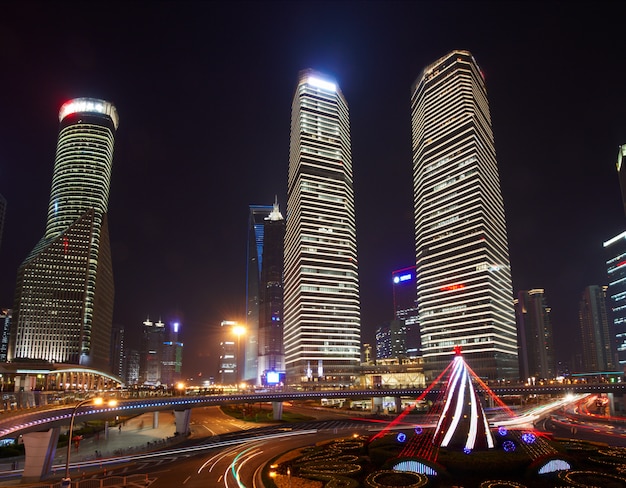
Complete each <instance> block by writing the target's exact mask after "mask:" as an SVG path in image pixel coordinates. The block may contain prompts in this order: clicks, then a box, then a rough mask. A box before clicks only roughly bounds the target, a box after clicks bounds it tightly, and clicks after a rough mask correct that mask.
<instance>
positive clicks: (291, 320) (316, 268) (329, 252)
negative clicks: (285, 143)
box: [284, 70, 361, 386]
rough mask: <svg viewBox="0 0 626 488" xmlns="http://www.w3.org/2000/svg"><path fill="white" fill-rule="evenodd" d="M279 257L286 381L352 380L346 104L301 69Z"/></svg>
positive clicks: (326, 82)
mask: <svg viewBox="0 0 626 488" xmlns="http://www.w3.org/2000/svg"><path fill="white" fill-rule="evenodd" d="M289 154H290V156H289V170H288V178H287V213H286V215H287V217H286V222H285V225H286V230H285V251H284V252H285V254H284V256H285V260H284V306H285V313H284V340H285V366H286V371H287V383H288V384H293V385H301V384H305V383H311V382H316V383H322V384H324V385H327V386H339V385H343V386H345V385H352V384H356V382H357V381H358V373H359V366H360V360H361V318H360V313H361V312H360V298H359V276H358V261H357V239H356V215H355V206H354V186H353V173H352V150H351V143H350V116H349V110H348V104H347V103H346V99H345V97H344V96H343V93H342V92H341V90H340V89H339V86H338V85H337V84H336V83H335V82H334V81H332V80H330V79H329V78H328V77H327V76H325V75H322V74H320V73H317V72H314V71H312V70H305V71H302V72H300V74H299V78H298V84H297V86H296V90H295V94H294V97H293V102H292V105H291V135H290V153H289Z"/></svg>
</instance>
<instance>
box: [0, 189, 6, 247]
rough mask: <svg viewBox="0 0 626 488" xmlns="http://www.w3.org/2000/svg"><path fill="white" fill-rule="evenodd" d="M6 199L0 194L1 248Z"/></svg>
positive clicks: (0, 244) (0, 245)
mask: <svg viewBox="0 0 626 488" xmlns="http://www.w3.org/2000/svg"><path fill="white" fill-rule="evenodd" d="M6 209H7V201H6V200H5V199H4V197H3V196H2V195H0V248H2V232H3V231H4V219H5V215H6Z"/></svg>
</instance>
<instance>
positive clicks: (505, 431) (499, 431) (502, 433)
mask: <svg viewBox="0 0 626 488" xmlns="http://www.w3.org/2000/svg"><path fill="white" fill-rule="evenodd" d="M508 433H509V431H508V430H506V427H502V426H500V427H498V434H500V435H501V436H502V437H504V436H505V435H507V434H508Z"/></svg>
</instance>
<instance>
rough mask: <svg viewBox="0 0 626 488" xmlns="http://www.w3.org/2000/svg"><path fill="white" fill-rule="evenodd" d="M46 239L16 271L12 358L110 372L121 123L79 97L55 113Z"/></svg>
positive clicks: (109, 109) (104, 105)
mask: <svg viewBox="0 0 626 488" xmlns="http://www.w3.org/2000/svg"><path fill="white" fill-rule="evenodd" d="M59 122H60V129H59V138H58V142H57V151H56V158H55V162H54V172H53V176H52V190H51V192H50V204H49V206H48V220H47V224H46V231H45V234H44V237H43V238H42V239H41V240H40V241H39V243H38V244H37V245H36V246H35V248H34V249H33V250H32V251H31V253H30V254H29V255H28V256H27V258H26V259H25V260H24V262H23V263H22V264H21V266H20V268H19V269H18V276H17V285H16V295H15V307H14V311H13V315H14V320H13V323H12V327H11V338H10V343H9V359H10V360H13V361H16V360H20V359H23V358H30V359H40V360H44V361H50V362H55V363H69V364H81V365H86V366H91V367H94V368H99V369H103V370H106V371H108V370H109V351H110V348H109V344H110V340H111V321H112V315H113V270H112V266H111V251H110V243H109V230H108V224H107V206H108V199H109V183H110V180H111V166H112V163H113V145H114V139H115V131H116V130H117V126H118V116H117V111H116V109H115V107H114V106H113V105H112V104H111V103H109V102H106V101H104V100H97V99H92V98H77V99H74V100H70V101H69V102H67V103H65V104H64V105H63V106H62V107H61V110H60V112H59Z"/></svg>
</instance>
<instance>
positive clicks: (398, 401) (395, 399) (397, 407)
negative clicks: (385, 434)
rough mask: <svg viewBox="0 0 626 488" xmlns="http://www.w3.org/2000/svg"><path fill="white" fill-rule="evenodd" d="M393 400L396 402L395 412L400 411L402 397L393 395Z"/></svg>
mask: <svg viewBox="0 0 626 488" xmlns="http://www.w3.org/2000/svg"><path fill="white" fill-rule="evenodd" d="M394 402H395V404H396V414H398V413H402V398H400V397H395V398H394Z"/></svg>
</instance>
